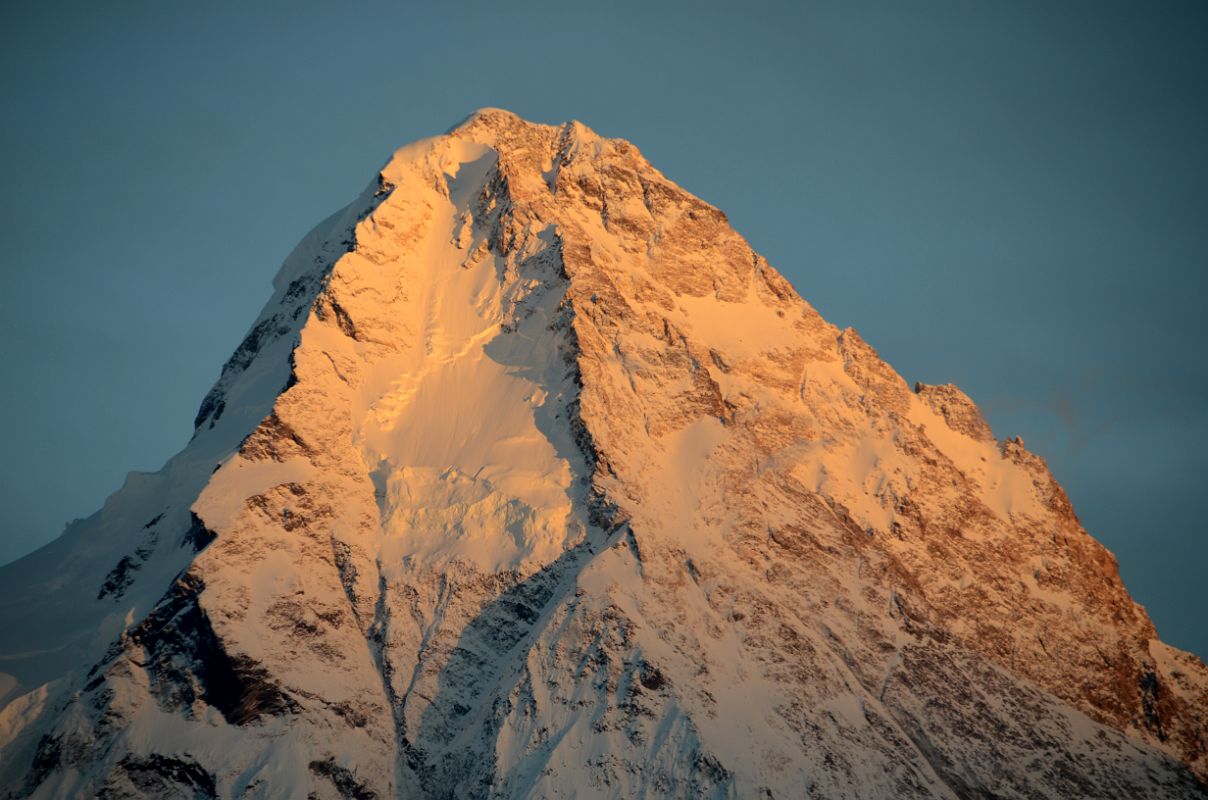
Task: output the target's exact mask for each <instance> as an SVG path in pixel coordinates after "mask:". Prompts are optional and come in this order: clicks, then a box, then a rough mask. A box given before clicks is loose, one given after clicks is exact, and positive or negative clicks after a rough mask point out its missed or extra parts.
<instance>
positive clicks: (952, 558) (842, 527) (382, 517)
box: [0, 110, 1208, 799]
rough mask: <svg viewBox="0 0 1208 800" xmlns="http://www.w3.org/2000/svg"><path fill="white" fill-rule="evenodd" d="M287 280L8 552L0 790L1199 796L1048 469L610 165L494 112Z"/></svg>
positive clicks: (731, 236) (1099, 559) (1188, 716)
mask: <svg viewBox="0 0 1208 800" xmlns="http://www.w3.org/2000/svg"><path fill="white" fill-rule="evenodd" d="M274 289H275V291H274V294H273V296H272V298H271V299H270V300H269V302H268V304H267V305H266V306H265V308H264V311H263V312H262V313H261V315H260V318H259V319H258V320H257V321H256V323H255V324H254V325H253V326H252V328H251V330H250V332H249V333H248V334H247V337H246V338H245V339H244V341H243V343H242V344H241V345H240V346H239V348H238V350H236V352H235V354H234V355H233V356H232V357H231V359H230V361H228V362H227V364H226V366H225V367H224V368H223V370H222V375H221V377H220V378H219V380H218V382H217V384H216V385H215V386H214V388H213V390H211V391H210V393H209V394H208V395H207V396H206V398H205V399H204V401H203V403H202V405H201V409H200V412H199V413H198V415H197V420H196V433H195V434H194V436H193V438H192V440H191V441H190V443H189V444H188V446H187V447H186V448H185V449H184V450H183V451H182V452H181V453H180V454H179V455H177V456H176V457H174V458H173V459H171V460H170V461H169V462H168V463H167V464H166V465H165V466H164V468H163V469H162V470H161V471H159V472H158V473H155V474H138V473H132V474H131V475H130V476H129V478H128V479H127V481H126V484H125V485H124V486H123V487H122V489H121V490H120V491H118V492H117V493H115V494H114V495H113V496H112V497H110V498H109V500H108V501H107V502H106V503H105V506H104V508H102V509H101V510H100V511H99V512H97V513H96V514H94V515H93V516H91V517H89V518H87V519H83V520H77V521H76V522H74V523H72V524H71V525H69V526H68V529H67V531H66V533H65V534H64V535H63V536H62V537H61V538H60V539H58V540H57V541H55V542H54V543H52V544H50V545H48V546H47V547H45V548H43V549H42V550H40V551H38V552H36V553H34V554H32V555H30V556H28V557H27V558H25V559H23V560H21V561H19V562H16V563H14V564H11V565H9V566H7V567H4V568H3V569H2V570H0V703H3V710H2V711H0V791H5V790H6V791H7V796H9V797H26V796H29V797H37V798H50V797H84V796H98V797H102V798H132V797H197V798H203V797H222V798H252V797H288V798H302V797H314V798H360V799H363V798H390V797H403V798H480V797H481V798H486V797H491V798H505V797H506V798H511V797H532V798H559V797H571V796H575V797H664V796H666V797H742V798H747V797H752V798H754V797H765V798H773V797H774V798H799V797H819V798H882V797H883V798H891V797H892V798H933V797H934V798H991V797H1003V798H1073V797H1078V798H1090V797H1098V798H1141V797H1148V798H1167V797H1169V798H1176V797H1205V796H1208V790H1206V789H1205V781H1206V780H1208V670H1206V669H1205V666H1204V664H1203V663H1202V662H1201V661H1200V660H1199V659H1197V658H1196V657H1194V656H1192V655H1190V654H1188V653H1184V652H1180V651H1178V650H1176V649H1174V648H1171V647H1169V646H1167V645H1165V644H1163V643H1162V642H1160V641H1159V640H1158V639H1157V637H1156V634H1155V631H1154V627H1153V625H1152V623H1151V622H1150V620H1149V618H1148V617H1147V616H1146V614H1145V612H1144V610H1143V609H1142V608H1140V607H1139V606H1138V605H1137V604H1136V603H1134V602H1133V601H1132V599H1131V598H1130V597H1129V595H1128V593H1127V591H1126V590H1125V588H1124V586H1123V585H1122V583H1121V581H1120V578H1119V575H1118V573H1117V569H1116V564H1115V560H1114V559H1113V557H1112V556H1111V554H1110V553H1108V552H1107V551H1106V550H1105V549H1104V548H1103V547H1101V546H1100V545H1099V544H1098V543H1097V542H1095V540H1094V539H1092V538H1091V537H1090V536H1088V535H1087V533H1086V532H1085V531H1084V530H1083V529H1082V527H1081V526H1080V524H1079V522H1078V519H1077V517H1076V516H1075V515H1074V512H1073V510H1072V508H1071V507H1070V503H1069V501H1068V499H1067V498H1066V495H1065V493H1064V492H1063V491H1062V489H1061V487H1060V486H1058V484H1057V483H1056V482H1055V481H1054V479H1053V477H1052V475H1051V474H1050V473H1049V471H1048V469H1047V468H1046V466H1045V464H1044V462H1043V461H1042V460H1041V459H1040V458H1039V457H1037V456H1035V455H1033V454H1031V453H1029V452H1028V451H1027V450H1026V449H1025V448H1024V445H1023V443H1022V442H1021V441H1019V440H1018V439H1014V440H1008V441H1005V442H1001V443H1000V442H997V441H995V439H994V437H993V435H992V434H991V432H990V429H989V428H988V426H987V425H986V423H985V422H984V420H983V419H982V417H981V414H980V413H979V412H978V410H977V408H976V407H975V406H974V404H973V403H972V402H971V401H970V400H969V398H968V397H966V396H965V395H964V394H963V393H962V392H961V391H960V390H958V389H956V388H955V387H953V386H926V385H921V384H916V385H915V386H914V387H913V390H912V389H911V387H909V386H908V385H907V384H906V383H905V382H904V381H903V379H902V378H901V377H899V376H898V374H897V373H895V372H894V370H893V369H892V368H890V367H889V366H888V365H887V364H886V363H885V362H883V361H882V360H881V359H880V358H879V357H878V356H877V354H876V352H875V351H874V350H873V349H872V348H871V347H870V346H869V345H868V344H866V343H865V342H864V341H863V340H862V339H861V338H860V337H859V335H858V334H857V333H856V332H855V331H854V330H851V329H848V330H842V331H841V330H838V329H836V328H835V327H834V326H832V325H830V324H829V323H827V322H826V321H825V320H823V319H822V318H821V317H820V316H819V315H818V314H817V313H816V312H815V311H814V309H813V308H811V307H810V306H809V304H807V303H806V302H805V301H804V300H802V299H801V298H800V297H799V296H798V295H797V294H796V292H795V291H794V290H793V288H792V287H791V286H790V285H789V284H788V283H787V282H786V281H785V279H784V278H783V277H781V276H780V274H779V273H777V272H776V271H775V270H774V269H773V268H772V267H771V266H769V265H768V263H767V262H766V261H764V259H762V258H761V257H760V256H759V255H757V254H756V253H754V252H753V251H752V250H751V248H750V247H749V246H748V245H747V243H746V242H745V241H744V240H743V239H742V237H740V236H739V235H738V234H737V233H735V232H734V230H733V229H732V228H731V227H730V226H729V224H728V222H727V220H726V217H725V215H724V214H723V213H721V212H720V211H719V210H717V209H716V208H713V207H712V206H710V205H708V204H707V203H704V202H702V201H701V200H698V199H697V198H695V197H693V196H692V195H690V194H688V193H687V192H685V191H683V190H682V189H680V188H679V187H677V186H676V185H675V184H673V183H671V182H670V181H669V180H667V179H666V178H665V177H664V176H663V175H662V174H661V173H659V172H658V171H657V170H655V169H654V168H653V167H652V166H650V165H649V164H648V163H647V162H646V160H645V159H644V158H643V157H642V155H641V154H640V153H639V152H638V150H637V149H636V148H635V147H634V146H633V145H631V144H629V143H628V142H625V141H622V140H618V139H605V138H602V137H600V136H597V135H596V134H594V133H593V132H591V131H590V130H588V129H586V128H584V127H583V126H582V125H580V124H578V123H569V124H566V125H562V126H556V127H555V126H546V125H536V124H532V123H528V122H525V121H523V120H521V119H519V118H518V117H516V116H514V115H512V114H509V113H507V112H504V111H498V110H484V111H480V112H478V113H476V114H474V115H473V116H471V117H470V118H469V119H468V120H467V121H465V122H464V123H463V124H461V125H460V126H458V127H457V128H455V129H454V130H452V131H450V132H449V133H448V134H446V135H443V136H438V137H435V138H432V139H428V140H424V141H420V142H417V143H415V144H412V145H410V146H408V147H405V148H403V149H402V150H400V151H398V152H397V153H396V154H395V155H394V157H393V158H391V160H390V161H389V163H388V164H387V165H386V166H385V167H384V168H383V169H382V170H381V172H380V174H379V175H378V176H377V178H376V179H375V180H374V181H373V182H372V184H371V185H370V186H369V188H368V189H366V190H365V192H363V193H362V194H361V195H360V197H358V198H357V199H356V200H355V201H354V202H353V203H352V204H351V205H349V206H348V207H347V208H345V209H344V210H343V211H341V212H339V213H337V214H336V215H334V216H332V217H331V218H329V219H328V220H326V221H324V222H323V223H322V224H320V225H319V226H318V227H317V228H316V229H315V230H314V231H313V232H312V233H311V234H310V235H309V236H308V237H307V238H306V239H305V240H304V241H303V242H302V243H301V244H300V245H299V247H298V248H297V249H296V250H295V251H294V253H293V254H292V255H291V256H290V257H289V258H288V260H287V261H286V262H285V264H284V266H283V267H282V269H281V272H280V273H279V275H278V276H277V278H276V280H275V282H274Z"/></svg>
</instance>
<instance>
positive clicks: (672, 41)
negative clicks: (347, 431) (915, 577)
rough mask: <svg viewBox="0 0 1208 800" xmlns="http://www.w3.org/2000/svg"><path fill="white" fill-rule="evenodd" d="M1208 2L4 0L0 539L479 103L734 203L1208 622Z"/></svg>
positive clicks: (57, 520) (110, 451) (160, 406)
mask: <svg viewBox="0 0 1208 800" xmlns="http://www.w3.org/2000/svg"><path fill="white" fill-rule="evenodd" d="M1205 42H1208V5H1205V4H1203V3H1187V4H1182V3H1177V2H1162V3H1137V2H1125V3H1117V2H1061V3H1051V2H1014V3H982V2H967V1H966V0H960V1H959V2H957V1H955V0H954V1H953V2H919V3H900V2H885V3H853V2H835V3H823V4H815V3H806V2H792V3H759V2H747V3H710V2H692V3H669V2H659V3H655V2H643V3H616V2H609V3H595V4H581V3H568V2H547V3H523V2H513V3H490V4H486V3H483V4H477V3H473V2H461V3H457V4H436V3H433V4H431V5H425V6H420V5H416V4H409V3H382V2H348V3H330V4H307V3H290V4H285V3H229V4H221V3H204V4H199V3H192V4H186V3H183V2H163V1H162V0H157V1H156V2H116V3H105V4H101V3H76V4H69V3H60V2H44V3H38V4H33V3H26V4H20V5H18V4H16V3H5V4H4V6H3V9H2V10H0V153H2V154H3V158H2V159H0V234H2V235H3V239H2V243H3V244H2V249H0V269H2V270H3V279H4V280H3V284H2V285H3V291H0V326H2V328H0V368H2V372H0V375H2V378H0V381H2V383H0V388H2V389H3V392H2V393H0V445H2V447H3V450H4V454H5V456H6V457H5V458H3V459H0V503H2V504H3V507H4V510H5V513H4V521H3V523H2V525H0V561H8V560H11V559H12V558H15V557H17V556H19V555H21V554H22V553H24V552H27V551H29V550H30V549H32V548H34V547H36V546H38V545H39V544H41V543H44V542H46V541H48V540H49V539H50V538H52V537H54V536H55V535H57V534H58V533H59V532H60V531H61V530H62V527H63V524H64V523H65V522H66V520H68V519H70V518H72V517H76V516H84V515H87V514H89V513H91V512H92V511H94V510H95V509H96V508H98V507H99V506H100V504H101V502H102V501H103V499H104V497H105V496H106V495H107V494H108V493H109V492H111V491H113V490H114V489H116V488H117V487H118V486H119V485H120V484H121V482H122V480H123V477H124V474H125V472H126V471H127V470H129V469H140V470H154V469H157V468H158V467H159V466H160V465H161V464H162V463H163V461H164V460H165V459H166V458H167V457H168V456H170V455H171V454H172V453H174V452H175V451H176V450H178V449H179V448H180V447H181V446H183V444H184V443H185V442H186V441H187V439H188V437H189V434H190V432H191V426H190V423H191V420H192V418H193V414H194V412H195V411H196V408H197V405H198V403H199V402H200V400H201V398H202V396H203V395H204V394H205V392H206V391H207V389H208V388H209V386H210V385H211V383H212V382H213V381H214V380H215V378H216V377H217V375H218V371H219V368H220V366H221V364H222V363H223V361H224V360H225V359H226V357H227V356H228V355H229V354H230V352H231V351H232V350H233V349H234V347H235V346H236V344H238V342H239V341H240V339H241V338H242V336H243V334H244V332H245V331H246V329H247V327H248V325H249V324H250V323H251V321H252V320H253V318H254V317H255V315H256V314H257V312H258V311H259V309H260V307H261V305H262V304H263V303H264V302H265V300H266V299H267V298H268V295H269V293H270V288H269V281H270V280H271V278H272V276H273V274H274V273H275V271H276V269H277V267H278V265H279V264H280V262H281V260H282V259H283V258H284V257H285V255H286V254H287V253H288V252H289V251H290V249H291V248H292V247H293V246H294V244H295V243H296V242H297V240H298V239H300V238H301V236H302V235H303V234H305V233H306V232H307V231H308V230H309V229H310V227H311V226H313V225H314V224H315V223H316V222H318V221H319V220H320V219H322V218H323V217H325V216H326V215H328V214H329V213H331V212H332V211H334V210H335V209H337V208H338V207H340V206H341V205H343V204H344V203H345V202H347V201H348V200H350V199H351V198H352V197H353V196H354V195H355V194H356V193H357V192H358V191H359V190H360V189H361V188H362V187H363V186H364V185H365V183H366V182H367V181H368V180H369V179H370V177H371V176H372V175H373V173H374V171H375V170H376V169H377V168H378V167H379V166H380V165H381V164H382V162H383V161H384V160H385V159H386V157H387V156H388V155H389V153H390V152H391V151H392V150H394V149H395V148H397V147H398V146H400V145H402V144H404V143H406V142H408V141H411V140H413V139H416V138H419V137H423V136H428V135H432V134H435V133H439V132H441V131H443V130H444V129H446V128H448V127H449V126H450V125H452V124H453V123H455V122H456V121H458V120H459V119H461V118H462V117H464V116H465V115H466V114H467V113H468V112H470V111H471V110H473V109H475V108H477V107H480V106H487V105H491V106H502V107H505V108H509V109H511V110H513V111H515V112H517V113H519V114H521V115H522V116H525V117H527V118H530V119H534V120H538V121H542V122H551V123H556V122H562V121H564V120H567V119H571V118H577V119H580V120H582V121H584V122H585V123H586V124H588V125H590V126H591V127H593V128H595V129H596V130H597V131H599V132H600V133H603V134H605V135H611V136H622V137H624V138H627V139H629V140H631V141H633V142H634V143H635V144H637V145H638V146H639V147H640V148H641V149H642V151H643V152H644V153H645V154H646V155H647V156H648V157H649V158H650V160H651V161H652V162H653V163H654V164H655V165H656V166H657V167H659V168H660V169H661V170H662V171H663V172H665V173H666V174H667V175H668V176H670V177H671V178H672V179H673V180H676V181H677V182H679V183H680V184H681V185H683V186H684V187H686V188H687V189H689V190H691V191H693V192H695V193H696V194H698V195H700V196H701V197H703V198H704V199H706V200H708V201H710V202H712V203H714V204H716V205H717V206H719V207H721V208H723V209H724V210H725V211H726V212H727V214H728V215H729V216H730V218H731V220H732V221H733V223H734V224H735V226H736V227H737V228H738V229H739V231H740V232H742V233H743V234H744V235H746V236H747V238H748V239H749V240H750V241H751V243H752V245H753V246H754V247H755V248H756V249H757V250H759V251H760V252H761V253H763V254H764V255H766V256H767V257H768V259H769V260H770V261H771V262H772V263H773V264H775V265H776V266H777V267H778V268H780V269H781V270H782V271H783V272H784V273H785V274H786V275H787V276H788V277H789V278H790V279H791V280H792V281H793V283H794V284H795V285H796V286H797V288H798V289H799V290H800V291H801V293H802V294H803V295H804V296H805V297H806V298H807V299H809V300H810V301H811V302H812V303H813V304H814V305H815V306H816V307H817V308H818V309H819V310H820V311H821V312H822V313H823V314H824V315H825V316H826V317H828V318H829V319H830V320H831V321H833V322H835V323H837V324H840V325H853V326H855V327H857V328H858V329H859V330H860V331H861V333H862V334H863V335H864V337H865V338H866V339H867V340H868V341H869V342H871V343H872V344H873V345H874V346H875V347H876V348H877V349H878V350H879V351H880V352H881V354H882V355H883V356H885V357H886V358H887V359H888V360H889V362H890V363H891V364H893V365H894V366H895V367H896V368H897V369H898V370H899V371H900V372H901V373H902V374H903V375H904V376H905V377H906V378H907V380H909V381H913V380H916V379H917V380H923V381H926V382H928V383H940V382H946V381H952V382H955V383H957V384H958V385H960V386H961V387H962V388H964V389H965V390H966V391H967V392H969V394H970V395H972V396H973V398H974V399H975V400H976V401H978V402H979V403H980V404H981V405H982V407H983V408H984V409H985V411H986V413H987V416H988V418H989V420H990V422H991V424H992V425H993V427H994V430H995V432H996V434H998V435H999V436H1000V437H1002V436H1007V435H1012V434H1017V433H1018V434H1022V435H1023V436H1024V438H1025V439H1026V441H1027V444H1028V446H1029V448H1030V449H1032V450H1033V451H1035V452H1037V453H1040V454H1041V455H1043V456H1044V457H1046V458H1047V459H1048V460H1049V463H1050V464H1051V466H1052V467H1053V469H1054V471H1055V473H1056V475H1057V477H1058V479H1059V480H1060V481H1061V482H1062V483H1063V484H1064V485H1065V486H1066V488H1067V489H1068V490H1069V492H1070V495H1071V497H1072V499H1073V501H1074V504H1075V507H1076V508H1077V510H1078V512H1079V514H1080V516H1081V517H1082V519H1083V521H1084V523H1085V524H1086V526H1087V527H1088V529H1089V530H1090V531H1091V532H1092V533H1093V534H1094V535H1095V536H1097V537H1098V538H1099V539H1100V540H1101V541H1103V542H1104V543H1105V544H1107V545H1108V547H1110V548H1111V549H1112V550H1113V551H1114V552H1115V553H1116V554H1117V555H1118V556H1119V558H1120V562H1121V569H1122V572H1123V574H1124V577H1125V580H1126V582H1127V584H1128V586H1129V588H1130V589H1131V590H1132V591H1133V593H1134V595H1135V596H1136V597H1137V599H1138V600H1139V601H1140V602H1142V603H1143V604H1145V605H1146V606H1147V607H1148V608H1149V610H1150V612H1151V613H1152V615H1153V617H1154V619H1155V620H1156V622H1157V624H1158V627H1159V631H1160V632H1161V634H1162V635H1163V637H1164V638H1166V639H1168V640H1169V641H1170V642H1172V643H1174V644H1176V645H1179V646H1182V647H1186V648H1190V649H1193V650H1195V651H1197V652H1198V653H1200V654H1201V655H1208V615H1206V614H1205V611H1206V609H1208V602H1206V601H1208V589H1206V588H1205V583H1206V582H1205V578H1206V577H1208V539H1206V538H1205V533H1206V532H1208V531H1206V527H1205V518H1206V514H1208V500H1206V498H1208V492H1206V491H1205V489H1204V487H1203V482H1204V480H1205V478H1206V477H1208V456H1206V455H1205V453H1206V452H1208V420H1206V419H1205V413H1204V412H1205V408H1206V403H1205V391H1206V390H1208V358H1205V356H1204V347H1205V345H1206V344H1208V314H1205V312H1204V304H1205V298H1206V296H1208V292H1206V291H1205V290H1206V289H1208V213H1206V212H1208V152H1206V146H1205V143H1206V142H1208V47H1205V46H1204V43H1205Z"/></svg>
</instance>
